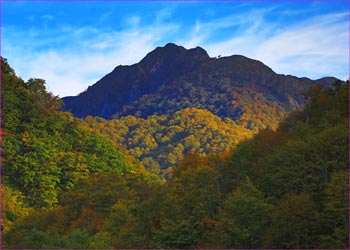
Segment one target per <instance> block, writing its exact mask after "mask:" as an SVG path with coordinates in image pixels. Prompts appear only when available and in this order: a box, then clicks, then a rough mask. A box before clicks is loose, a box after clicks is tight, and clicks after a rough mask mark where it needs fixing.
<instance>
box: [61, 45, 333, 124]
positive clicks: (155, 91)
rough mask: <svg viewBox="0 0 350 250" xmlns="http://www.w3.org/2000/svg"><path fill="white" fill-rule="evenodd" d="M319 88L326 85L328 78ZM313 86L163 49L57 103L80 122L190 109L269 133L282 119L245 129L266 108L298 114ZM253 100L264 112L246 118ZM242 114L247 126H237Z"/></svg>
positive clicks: (240, 63) (249, 64)
mask: <svg viewBox="0 0 350 250" xmlns="http://www.w3.org/2000/svg"><path fill="white" fill-rule="evenodd" d="M321 80H322V79H321ZM323 82H325V83H328V82H329V78H325V79H324V80H323ZM315 84H316V81H313V80H311V79H309V78H306V77H303V78H298V77H295V76H290V75H287V76H286V75H282V74H276V73H275V72H274V71H273V70H272V69H271V68H269V67H268V66H266V65H265V64H264V63H262V62H260V61H258V60H254V59H250V58H248V57H245V56H242V55H232V56H227V57H220V58H211V57H209V55H208V53H207V52H206V51H205V50H204V49H203V48H201V47H196V48H192V49H185V48H184V47H182V46H178V45H176V44H173V43H168V44H167V45H165V46H164V47H157V48H156V49H154V50H153V51H151V52H149V53H148V54H147V55H146V56H145V57H144V58H143V59H142V60H141V61H140V62H139V63H136V64H133V65H130V66H121V65H120V66H118V67H116V68H115V69H114V70H113V71H112V72H110V73H109V74H107V75H106V76H104V77H103V78H101V79H100V80H99V81H97V82H96V83H95V84H94V85H92V86H90V87H89V88H88V89H87V90H86V91H84V92H82V93H80V94H79V95H78V96H74V97H73V96H70V97H64V98H63V99H62V100H63V102H64V107H63V110H64V111H71V112H72V113H73V115H74V116H76V117H80V118H82V117H86V116H88V115H91V116H99V117H103V118H105V119H111V118H118V117H123V116H127V115H134V116H137V117H142V118H147V117H148V116H150V115H153V114H157V115H163V114H173V113H174V112H176V111H178V110H180V109H183V108H188V107H195V108H200V109H207V110H209V111H211V112H212V113H214V114H216V115H219V116H220V117H222V118H224V117H229V118H232V119H234V120H236V121H241V124H243V123H244V124H245V123H247V124H245V125H244V126H245V127H248V128H251V129H256V128H262V127H266V126H272V127H274V126H276V125H277V123H278V121H279V120H280V118H281V116H282V115H276V116H277V118H276V121H274V122H272V123H269V122H266V121H265V120H264V119H260V120H261V121H259V123H261V124H260V125H258V126H255V127H254V126H253V127H251V126H249V124H248V123H252V122H255V121H254V116H256V115H257V114H258V113H259V112H260V113H261V112H265V110H263V109H266V107H270V108H271V107H275V108H277V109H279V110H282V111H283V112H289V111H291V110H293V109H300V108H302V107H303V106H304V105H305V100H304V99H303V97H302V92H303V91H305V90H307V89H308V88H309V87H311V86H313V85H315ZM257 99H258V101H260V102H261V104H260V103H259V102H258V105H261V106H262V107H263V108H262V109H261V110H259V108H258V107H256V108H255V110H254V109H253V108H252V107H250V108H248V109H251V110H253V111H251V112H252V113H253V115H250V114H249V112H250V111H249V110H245V109H246V107H248V106H252V102H254V101H256V100H257ZM244 114H247V115H248V116H249V117H248V121H245V122H243V121H242V119H243V118H242V115H244Z"/></svg>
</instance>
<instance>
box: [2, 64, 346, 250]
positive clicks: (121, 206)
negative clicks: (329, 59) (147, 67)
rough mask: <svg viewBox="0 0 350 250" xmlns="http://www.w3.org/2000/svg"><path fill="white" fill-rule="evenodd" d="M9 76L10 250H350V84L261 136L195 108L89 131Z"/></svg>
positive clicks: (314, 92)
mask: <svg viewBox="0 0 350 250" xmlns="http://www.w3.org/2000/svg"><path fill="white" fill-rule="evenodd" d="M1 70H2V123H1V124H2V163H1V164H2V166H1V167H2V186H1V191H2V192H1V193H2V233H3V239H2V240H3V241H2V244H3V245H2V247H3V248H349V237H348V235H349V224H348V221H349V220H348V219H349V218H348V214H349V207H348V204H349V203H348V202H349V201H348V199H349V175H348V173H349V170H348V163H349V159H348V156H349V155H348V152H349V146H348V145H349V144H348V137H349V135H348V125H349V124H348V123H349V114H348V111H349V82H346V83H342V82H340V81H336V82H334V83H333V84H332V85H331V86H330V87H325V88H324V87H322V86H321V85H316V86H314V87H312V88H311V89H310V90H309V91H308V92H305V93H304V97H305V99H306V100H307V105H305V107H304V108H303V109H302V110H298V111H294V112H292V113H290V114H289V115H288V116H287V117H286V118H285V119H284V120H283V121H282V122H280V124H279V125H278V127H276V128H265V129H260V130H259V132H258V133H257V134H255V135H253V133H252V131H251V130H247V129H245V128H242V127H239V126H237V124H236V123H235V122H234V121H232V120H230V119H226V120H225V119H221V118H218V117H217V116H216V115H214V114H213V113H211V112H210V111H207V110H201V109H195V108H186V109H183V110H181V111H178V112H176V113H175V114H174V115H172V116H170V115H169V116H166V115H154V116H151V117H148V118H147V119H143V118H136V117H132V116H127V117H124V118H121V119H118V120H110V121H106V120H104V119H102V118H96V117H95V118H93V117H87V118H86V119H84V120H81V119H78V118H74V117H73V116H72V115H71V114H70V113H69V112H62V111H59V110H60V106H61V105H62V103H61V101H60V100H59V99H58V98H57V97H56V96H54V95H53V94H51V93H49V92H47V91H46V88H45V81H44V80H41V79H30V80H28V81H27V82H25V81H23V80H22V79H20V78H18V77H17V76H16V74H15V72H14V70H13V69H12V68H11V67H10V66H9V64H8V63H7V61H6V60H5V59H2V64H1ZM235 128H236V129H235ZM191 129H192V130H191ZM195 133H197V134H195ZM215 133H217V134H218V135H219V137H215V138H221V139H220V140H219V141H214V140H213V138H214V137H210V134H212V135H213V134H215ZM191 135H193V136H192V137H191ZM198 144H200V145H201V147H198ZM204 144H205V145H204ZM206 144H208V146H206ZM137 145H139V146H137ZM152 145H153V147H154V148H156V149H158V151H152V152H151V151H147V150H149V148H150V147H152ZM180 145H182V147H183V148H181V146H180ZM208 147H215V148H216V149H217V150H212V151H209V150H208V151H205V149H206V148H207V149H208ZM179 148H180V149H179ZM176 150H178V151H176ZM181 150H182V151H181ZM154 152H156V153H154ZM176 152H179V153H178V154H177V153H176ZM152 154H154V155H152ZM183 155H184V156H183ZM139 156H142V157H141V161H139V160H137V159H136V158H135V157H137V158H139ZM158 156H159V158H157V157H158ZM160 156H162V157H160ZM154 159H156V161H157V162H151V163H149V162H147V161H151V160H152V161H155V160H154ZM157 164H159V165H157ZM162 164H168V165H167V166H172V168H170V169H169V171H168V172H167V175H166V178H163V177H160V176H159V175H158V170H157V166H158V168H159V169H162ZM145 166H146V168H145ZM151 166H153V169H152V167H151ZM154 166H155V167H154ZM150 170H151V171H150ZM19 239H20V240H19Z"/></svg>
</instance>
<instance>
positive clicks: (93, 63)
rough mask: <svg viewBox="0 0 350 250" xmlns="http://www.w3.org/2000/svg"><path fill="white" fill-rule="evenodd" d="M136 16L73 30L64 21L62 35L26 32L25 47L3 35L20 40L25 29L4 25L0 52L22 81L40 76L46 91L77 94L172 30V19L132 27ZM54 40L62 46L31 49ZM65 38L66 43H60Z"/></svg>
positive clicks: (137, 58)
mask: <svg viewBox="0 0 350 250" xmlns="http://www.w3.org/2000/svg"><path fill="white" fill-rule="evenodd" d="M161 15H164V13H161ZM139 20H140V19H139V18H138V17H137V16H134V17H133V18H132V20H131V21H130V19H129V20H128V21H129V26H128V28H127V29H124V30H121V31H110V30H107V31H99V30H97V29H95V28H92V27H81V28H78V29H74V27H70V26H67V25H65V26H62V27H61V28H62V29H61V31H60V32H62V31H63V34H62V33H59V34H57V36H55V37H52V36H49V37H47V38H45V36H44V37H43V38H39V41H38V37H37V36H32V37H30V38H29V39H27V40H26V44H27V46H26V47H23V46H22V45H17V46H16V45H15V44H11V43H10V40H9V39H10V38H9V37H8V36H11V37H15V36H17V37H21V38H22V39H23V38H24V37H25V36H26V33H19V32H15V31H14V30H12V29H8V30H7V31H6V34H8V36H6V38H5V39H3V40H4V43H5V44H6V46H3V48H2V49H3V51H2V54H3V55H4V56H5V57H7V58H8V60H9V63H10V65H11V66H12V67H13V68H14V69H15V70H16V73H17V74H18V75H19V76H20V77H22V78H23V79H24V80H27V79H28V78H42V79H45V80H46V82H47V88H48V90H49V91H51V92H53V93H54V94H55V95H59V96H60V97H64V96H68V95H77V94H79V93H80V92H82V91H84V90H85V89H86V88H87V87H88V86H89V85H92V84H94V83H95V82H96V81H98V80H99V79H101V78H102V77H103V76H104V75H106V74H107V73H109V72H111V71H112V70H113V69H114V68H115V67H116V66H117V65H130V64H134V63H137V62H139V61H140V60H141V59H142V58H143V57H144V56H145V55H146V54H147V53H148V52H150V51H151V50H153V49H154V48H155V47H156V45H157V42H159V41H160V40H161V39H162V38H163V37H164V36H165V35H166V34H167V33H169V32H170V33H171V32H173V31H175V30H177V29H178V25H177V24H174V23H151V24H149V25H147V26H143V27H138V22H139ZM158 21H159V19H157V22H158ZM32 33H33V31H32ZM60 41H62V44H61V45H62V46H63V47H62V48H55V49H53V48H51V49H44V50H36V49H35V50H34V49H33V48H42V46H44V47H45V46H48V47H52V46H51V44H52V43H59V42H60ZM67 41H71V43H68V44H66V45H65V44H64V43H67ZM38 43H39V44H40V45H39V46H38ZM49 45H50V46H49ZM28 48H32V50H30V49H28ZM23 62H26V63H23Z"/></svg>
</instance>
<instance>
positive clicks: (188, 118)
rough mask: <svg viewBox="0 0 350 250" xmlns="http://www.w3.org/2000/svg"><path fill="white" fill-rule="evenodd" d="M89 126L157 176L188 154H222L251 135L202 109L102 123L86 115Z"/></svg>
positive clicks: (228, 120) (233, 123)
mask: <svg viewBox="0 0 350 250" xmlns="http://www.w3.org/2000/svg"><path fill="white" fill-rule="evenodd" d="M84 121H85V122H86V123H87V125H88V126H90V127H91V128H93V129H94V131H99V132H100V133H101V134H104V135H107V136H109V138H110V139H111V140H112V141H114V142H115V143H117V144H120V145H122V146H123V147H124V148H125V149H126V150H127V152H128V154H130V155H132V156H134V157H135V158H137V159H139V160H140V161H142V163H143V165H144V166H145V167H146V168H147V169H149V170H151V171H152V172H154V173H156V174H161V175H166V174H167V173H169V171H171V167H175V166H176V165H178V164H179V162H180V160H181V159H182V158H183V157H184V156H185V155H186V154H187V153H188V152H194V153H198V154H200V155H207V154H210V153H223V152H225V151H228V150H229V149H230V148H233V147H234V146H235V145H237V144H238V143H239V142H241V141H242V140H244V139H247V138H250V137H252V136H253V132H252V131H251V130H249V129H246V128H243V127H242V126H239V125H237V124H236V123H235V122H234V121H232V120H231V119H230V118H225V119H221V118H220V117H218V116H216V115H214V114H212V113H211V112H209V111H207V110H203V109H196V108H186V109H183V110H180V111H177V112H176V113H175V114H174V115H172V116H170V115H169V116H166V115H163V116H157V115H152V116H149V117H148V118H147V119H143V118H137V117H134V116H126V117H122V118H121V119H112V120H105V119H103V118H100V117H95V118H93V117H91V116H88V117H86V118H85V119H84Z"/></svg>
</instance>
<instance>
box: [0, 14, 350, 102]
mask: <svg viewBox="0 0 350 250" xmlns="http://www.w3.org/2000/svg"><path fill="white" fill-rule="evenodd" d="M269 11H271V8H270V9H258V10H254V11H251V12H249V13H240V14H238V15H231V16H226V17H220V18H218V19H215V20H212V21H203V20H195V23H193V27H190V28H189V31H188V32H187V33H183V31H182V30H181V39H177V40H171V38H172V37H178V36H174V34H178V32H179V31H180V29H181V28H183V24H181V23H174V22H172V19H171V17H172V11H171V10H170V9H162V10H160V11H159V12H157V13H156V14H155V16H154V19H153V20H154V21H153V22H152V23H148V24H146V25H145V24H142V22H143V21H144V20H143V19H142V18H143V17H140V16H137V15H134V16H130V17H129V18H128V19H126V20H124V22H123V24H124V25H125V27H124V29H121V30H118V31H116V30H112V29H111V28H110V29H105V30H99V29H97V28H95V27H73V26H70V25H68V24H61V25H60V27H59V30H56V31H51V30H45V31H40V30H37V29H29V30H26V31H19V30H16V29H11V28H9V27H3V30H2V32H3V36H2V45H3V46H2V55H4V56H5V57H7V58H8V60H9V63H10V65H11V66H12V67H13V68H14V69H15V70H16V72H17V74H18V75H19V76H21V77H22V78H24V79H25V80H27V79H28V78H29V77H36V78H43V79H45V80H46V82H47V86H48V89H49V90H50V91H52V92H53V93H54V94H56V95H59V96H61V97H63V96H67V95H76V94H79V93H80V92H82V91H84V90H85V89H86V88H87V87H88V86H89V85H92V84H94V83H95V82H96V81H97V80H99V79H100V78H101V77H103V76H104V75H106V74H107V73H109V72H110V71H112V70H113V69H114V67H116V66H117V65H120V64H122V65H130V64H134V63H137V62H138V61H140V60H141V59H142V58H143V57H144V56H145V55H146V54H147V53H148V52H150V51H152V50H153V49H154V48H155V47H156V46H159V45H164V44H165V43H166V42H176V43H178V44H179V45H182V46H185V47H186V48H192V47H196V46H202V47H203V48H204V49H206V50H207V51H208V53H209V54H210V55H211V56H217V55H222V56H229V55H233V54H242V55H245V56H248V57H251V58H254V59H257V60H260V61H262V62H264V63H265V64H266V65H268V66H270V67H271V68H272V69H273V70H275V71H276V72H277V73H283V74H294V75H297V76H307V77H310V78H318V77H323V76H327V75H333V76H336V77H339V78H342V79H345V78H347V77H348V75H347V74H348V73H349V72H348V68H349V62H348V54H349V52H348V44H349V36H348V30H349V27H348V25H349V24H348V20H347V19H346V18H344V17H346V15H347V13H338V14H332V15H321V16H316V17H313V18H311V19H309V20H305V21H303V22H300V23H296V24H293V25H288V26H284V27H283V29H282V28H280V29H277V28H276V24H272V23H268V22H267V21H266V15H268V13H269ZM292 14H293V13H292ZM108 15H110V13H109V12H107V13H105V16H102V17H101V19H102V20H103V19H104V18H106V17H107V16H108ZM44 16H45V15H44ZM44 16H42V18H43V19H45V20H46V21H51V20H52V18H54V17H52V16H51V17H49V16H46V17H45V18H44ZM211 16H214V14H213V13H211ZM233 27H234V28H235V30H236V31H237V32H235V33H234V32H233V33H232V34H230V35H228V36H227V37H221V38H220V40H215V39H213V37H215V36H216V35H217V34H220V32H221V30H222V29H227V28H233ZM43 32H48V33H43ZM50 32H51V33H50ZM55 32H56V33H55ZM46 35H47V36H46ZM18 41H20V42H18ZM17 42H18V43H17ZM53 49H55V50H53ZM23 62H25V63H23ZM344 72H345V73H344Z"/></svg>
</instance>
